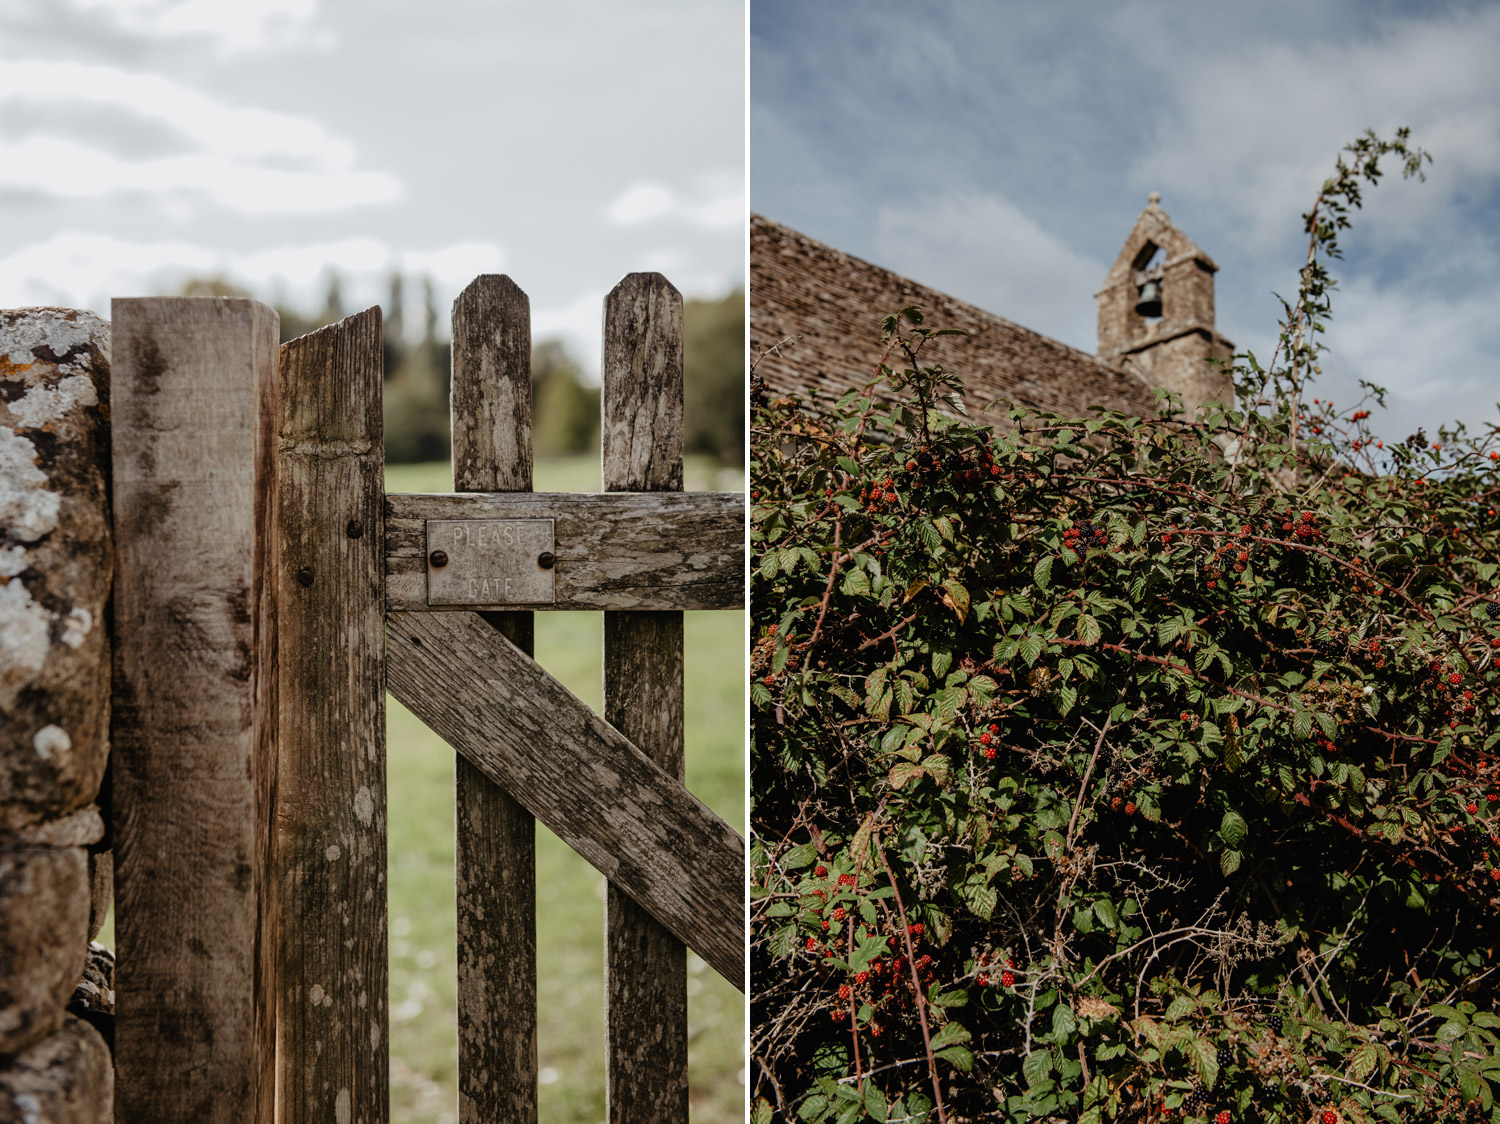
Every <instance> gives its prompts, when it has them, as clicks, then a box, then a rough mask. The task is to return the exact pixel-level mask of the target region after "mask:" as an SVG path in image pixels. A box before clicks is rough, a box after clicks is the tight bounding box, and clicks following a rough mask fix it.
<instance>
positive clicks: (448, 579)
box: [427, 519, 557, 605]
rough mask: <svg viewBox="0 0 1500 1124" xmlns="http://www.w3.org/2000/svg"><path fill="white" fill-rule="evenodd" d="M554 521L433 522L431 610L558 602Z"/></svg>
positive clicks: (430, 534) (429, 573)
mask: <svg viewBox="0 0 1500 1124" xmlns="http://www.w3.org/2000/svg"><path fill="white" fill-rule="evenodd" d="M552 522H553V521H552V520H551V519H429V520H427V604H429V605H538V604H548V603H550V602H552V601H555V600H556V599H557V596H556V593H555V589H556V584H555V573H554V569H553V567H554V566H555V564H556V561H557V558H556V555H555V554H554V552H553V541H552V533H553V528H552Z"/></svg>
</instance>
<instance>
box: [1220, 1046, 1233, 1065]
mask: <svg viewBox="0 0 1500 1124" xmlns="http://www.w3.org/2000/svg"><path fill="white" fill-rule="evenodd" d="M1232 1061H1234V1047H1233V1046H1220V1047H1219V1068H1220V1069H1223V1068H1224V1067H1225V1066H1226V1065H1228V1064H1229V1063H1230V1062H1232Z"/></svg>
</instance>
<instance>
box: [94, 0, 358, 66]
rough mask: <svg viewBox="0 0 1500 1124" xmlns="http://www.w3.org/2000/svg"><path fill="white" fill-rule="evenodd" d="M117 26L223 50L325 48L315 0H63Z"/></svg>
mask: <svg viewBox="0 0 1500 1124" xmlns="http://www.w3.org/2000/svg"><path fill="white" fill-rule="evenodd" d="M67 3H68V6H70V7H72V8H74V9H76V10H78V11H80V12H85V13H88V14H89V16H90V17H92V18H98V17H103V18H105V19H107V20H109V21H110V22H111V23H113V24H114V25H115V26H116V27H117V28H118V29H119V30H121V31H123V32H126V33H127V34H130V35H135V36H139V37H141V38H146V39H203V40H206V41H207V42H208V43H210V44H211V45H212V46H213V47H214V48H216V49H217V50H219V51H220V52H222V53H225V54H238V53H242V52H248V51H257V50H265V49H274V48H285V47H290V46H314V47H317V48H319V49H327V48H329V47H331V46H332V45H333V37H332V35H331V34H330V33H329V32H328V31H327V30H326V29H325V28H322V27H320V26H319V25H318V22H317V18H316V17H317V7H318V6H317V2H316V0H232V2H231V3H224V2H223V0H67Z"/></svg>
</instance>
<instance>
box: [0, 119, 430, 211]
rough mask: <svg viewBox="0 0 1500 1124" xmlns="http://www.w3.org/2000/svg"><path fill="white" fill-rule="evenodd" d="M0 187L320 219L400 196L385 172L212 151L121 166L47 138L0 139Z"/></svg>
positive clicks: (70, 196)
mask: <svg viewBox="0 0 1500 1124" xmlns="http://www.w3.org/2000/svg"><path fill="white" fill-rule="evenodd" d="M59 169H68V171H67V172H66V173H65V174H64V173H60V171H59ZM0 187H10V188H20V189H25V190H30V191H36V192H40V193H42V194H45V195H51V196H54V197H58V198H63V199H104V198H108V197H111V196H116V195H123V194H132V193H140V194H144V195H150V196H152V197H154V201H155V202H157V203H161V204H163V205H164V204H165V203H166V202H167V199H168V197H169V194H170V193H174V192H175V193H187V194H189V195H192V196H195V197H200V198H206V199H209V200H211V201H212V202H214V203H216V204H218V205H219V206H221V207H224V208H226V209H228V210H231V211H236V212H238V213H240V214H243V215H278V214H279V215H287V214H326V213H329V212H332V211H343V210H347V209H348V208H350V207H355V206H360V205H366V204H373V203H389V202H392V201H394V200H395V199H397V198H399V197H400V194H401V187H400V184H398V183H397V182H396V181H395V179H394V178H392V177H391V176H388V175H386V174H385V173H384V172H357V171H347V170H318V171H306V172H301V171H286V170H283V169H280V168H267V167H262V166H259V165H255V164H248V163H245V162H243V161H239V160H232V159H225V158H224V157H222V156H219V155H216V154H213V153H191V154H188V155H183V156H165V157H159V158H156V159H152V160H137V161H127V160H121V159H119V158H118V157H115V156H113V155H111V154H110V153H107V152H104V151H103V150H101V149H98V148H92V147H90V146H88V145H83V144H79V143H77V142H75V141H66V140H58V139H54V138H49V137H28V138H27V139H25V140H22V141H18V142H16V143H14V144H7V143H5V142H3V141H0Z"/></svg>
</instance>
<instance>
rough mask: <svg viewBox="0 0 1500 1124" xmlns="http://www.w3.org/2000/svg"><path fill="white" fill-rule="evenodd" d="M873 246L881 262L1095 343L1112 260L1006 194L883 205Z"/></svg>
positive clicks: (1079, 342) (1073, 340)
mask: <svg viewBox="0 0 1500 1124" xmlns="http://www.w3.org/2000/svg"><path fill="white" fill-rule="evenodd" d="M875 245H876V247H877V249H878V251H879V254H880V264H882V265H885V266H887V267H889V268H891V269H894V270H896V271H897V272H899V273H902V274H905V275H906V276H909V277H915V278H919V279H921V280H922V282H923V283H924V284H928V285H931V286H933V287H934V288H937V289H939V290H941V291H943V292H952V293H962V294H964V299H966V300H968V301H970V302H971V303H973V304H977V305H979V306H980V307H982V308H985V309H987V310H989V311H992V312H996V313H998V314H999V315H1001V316H1004V317H1005V318H1006V319H1008V320H1012V321H1014V322H1016V323H1018V324H1023V325H1025V326H1026V327H1028V328H1033V329H1035V330H1036V331H1039V332H1043V333H1045V334H1047V335H1050V336H1052V337H1053V338H1055V339H1060V340H1062V341H1064V342H1066V343H1070V344H1072V345H1073V346H1074V347H1081V348H1084V349H1085V350H1089V351H1092V350H1093V345H1094V334H1095V326H1096V325H1095V313H1094V302H1093V292H1094V290H1095V289H1097V288H1098V287H1099V284H1100V282H1101V281H1103V280H1104V274H1105V272H1106V271H1107V269H1108V266H1107V265H1105V264H1103V263H1100V262H1097V261H1094V260H1093V259H1091V258H1089V257H1087V256H1086V255H1084V254H1080V253H1078V252H1077V251H1075V250H1073V249H1072V248H1070V247H1069V246H1067V245H1065V244H1064V243H1062V242H1061V241H1059V240H1058V239H1057V238H1056V237H1054V236H1053V235H1051V234H1049V233H1048V232H1047V231H1045V230H1043V229H1042V228H1041V227H1040V226H1038V225H1037V224H1036V223H1035V222H1034V221H1032V220H1031V219H1030V218H1029V217H1027V215H1025V214H1024V213H1023V212H1022V211H1021V210H1020V208H1018V207H1017V206H1016V205H1015V204H1014V203H1012V202H1010V200H1008V199H1005V198H1003V197H1001V196H999V195H995V194H980V193H977V192H975V193H960V194H951V195H940V196H930V197H928V198H925V199H922V200H919V201H918V202H916V203H913V204H912V205H910V206H902V207H891V206H886V207H881V208H880V209H879V211H878V213H877V217H876V233H875ZM891 311H894V309H892V310H891Z"/></svg>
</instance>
